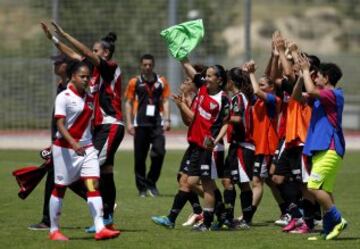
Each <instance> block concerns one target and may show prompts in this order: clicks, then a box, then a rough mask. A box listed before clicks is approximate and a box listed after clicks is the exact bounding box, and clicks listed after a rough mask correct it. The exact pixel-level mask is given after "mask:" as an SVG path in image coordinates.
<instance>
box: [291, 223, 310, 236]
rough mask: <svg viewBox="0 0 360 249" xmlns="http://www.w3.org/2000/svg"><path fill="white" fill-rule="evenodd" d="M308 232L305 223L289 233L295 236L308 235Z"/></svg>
mask: <svg viewBox="0 0 360 249" xmlns="http://www.w3.org/2000/svg"><path fill="white" fill-rule="evenodd" d="M310 232H311V229H310V228H309V227H308V226H307V225H306V223H303V224H302V225H301V226H299V227H297V228H295V229H294V230H291V231H290V233H296V234H305V233H310Z"/></svg>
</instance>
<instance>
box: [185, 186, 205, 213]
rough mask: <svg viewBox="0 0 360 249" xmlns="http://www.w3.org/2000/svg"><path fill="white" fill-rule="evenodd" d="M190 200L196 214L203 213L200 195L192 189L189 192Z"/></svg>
mask: <svg viewBox="0 0 360 249" xmlns="http://www.w3.org/2000/svg"><path fill="white" fill-rule="evenodd" d="M188 201H189V202H190V204H191V206H192V208H193V212H194V214H201V213H202V208H201V205H200V200H199V196H198V195H197V194H196V193H195V192H193V191H191V192H190V193H189V194H188Z"/></svg>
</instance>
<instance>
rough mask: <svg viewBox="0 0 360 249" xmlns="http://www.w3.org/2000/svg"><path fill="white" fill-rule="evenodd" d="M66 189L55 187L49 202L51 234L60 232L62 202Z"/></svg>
mask: <svg viewBox="0 0 360 249" xmlns="http://www.w3.org/2000/svg"><path fill="white" fill-rule="evenodd" d="M64 195H65V188H61V187H56V186H55V187H54V189H53V191H52V193H51V196H50V201H49V209H50V210H49V214H50V233H52V232H54V231H56V230H59V219H60V215H61V208H62V202H63V198H64Z"/></svg>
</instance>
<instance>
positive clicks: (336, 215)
mask: <svg viewBox="0 0 360 249" xmlns="http://www.w3.org/2000/svg"><path fill="white" fill-rule="evenodd" d="M328 213H330V217H331V224H332V226H333V227H334V226H336V225H337V224H339V223H340V222H341V213H340V212H339V210H338V209H337V208H336V207H335V205H333V206H332V207H331V208H330V209H329V211H328Z"/></svg>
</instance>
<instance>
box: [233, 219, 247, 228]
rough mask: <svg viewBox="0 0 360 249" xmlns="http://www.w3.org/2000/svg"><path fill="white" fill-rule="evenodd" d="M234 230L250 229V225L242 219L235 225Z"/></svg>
mask: <svg viewBox="0 0 360 249" xmlns="http://www.w3.org/2000/svg"><path fill="white" fill-rule="evenodd" d="M236 229H241V230H248V229H250V224H248V223H247V222H246V221H245V220H244V219H242V220H240V221H239V222H238V224H236Z"/></svg>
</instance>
